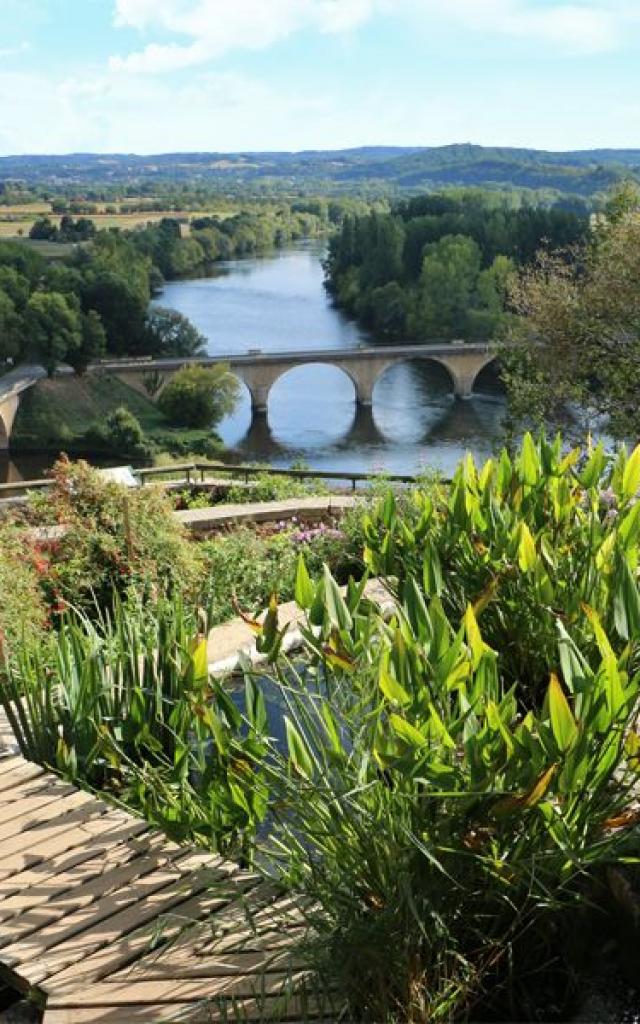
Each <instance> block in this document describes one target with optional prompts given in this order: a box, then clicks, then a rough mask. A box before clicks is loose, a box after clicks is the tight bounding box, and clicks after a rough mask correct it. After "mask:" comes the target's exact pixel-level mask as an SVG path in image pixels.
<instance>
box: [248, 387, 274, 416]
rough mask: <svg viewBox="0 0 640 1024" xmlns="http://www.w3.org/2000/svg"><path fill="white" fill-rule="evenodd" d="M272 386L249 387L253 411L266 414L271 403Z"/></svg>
mask: <svg viewBox="0 0 640 1024" xmlns="http://www.w3.org/2000/svg"><path fill="white" fill-rule="evenodd" d="M270 390H271V387H270V386H269V387H254V388H250V389H249V394H250V395H251V411H252V413H253V414H254V416H255V415H256V414H258V415H260V416H266V414H267V408H268V404H269V392H270Z"/></svg>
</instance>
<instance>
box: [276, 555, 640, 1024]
mask: <svg viewBox="0 0 640 1024" xmlns="http://www.w3.org/2000/svg"><path fill="white" fill-rule="evenodd" d="M298 598H299V600H300V602H301V604H302V605H303V607H305V608H306V612H307V627H306V629H305V645H306V656H307V664H308V668H307V670H306V672H305V673H304V674H301V673H298V672H297V671H296V668H295V665H292V664H283V663H282V661H280V662H279V664H278V665H274V667H273V675H274V679H275V680H277V682H278V685H279V687H280V690H281V693H282V696H283V700H284V702H285V705H286V716H285V727H286V736H287V749H286V750H285V751H284V752H283V751H282V750H281V749H279V748H278V747H276V746H274V745H270V750H269V755H268V757H267V758H266V759H265V760H264V762H263V765H264V771H265V778H266V783H267V785H268V787H269V790H270V794H271V804H270V806H271V811H272V816H273V828H272V831H271V834H270V836H269V839H268V841H267V842H266V843H264V844H263V846H262V848H261V857H262V858H263V863H264V865H265V866H266V869H267V870H268V872H269V873H270V874H271V875H272V876H273V877H274V878H276V879H278V880H280V881H283V880H284V881H285V883H286V884H287V885H288V886H289V887H290V889H291V890H292V891H293V892H296V893H299V894H300V895H301V896H303V897H304V899H305V900H306V901H307V905H308V906H309V907H310V908H311V909H309V910H308V912H307V924H308V936H307V945H306V950H307V953H308V955H309V957H310V962H311V963H312V964H314V965H315V967H316V969H317V970H318V973H319V976H320V977H321V978H322V979H323V981H324V983H325V985H326V987H327V988H328V989H334V990H336V991H337V992H339V993H340V994H341V995H342V997H343V1001H344V1005H343V1012H344V1013H345V1016H346V1017H347V1019H352V1020H358V1021H372V1020H375V1021H402V1022H405V1021H412V1022H414V1021H415V1022H417V1021H427V1020H433V1021H451V1020H462V1019H471V1020H476V1021H477V1020H481V1019H493V1020H507V1019H508V1020H535V1019H545V1020H549V1019H553V1012H554V1011H553V1009H552V1008H551V1004H552V1003H553V1002H555V1003H556V1019H566V1017H565V1016H563V1014H564V1013H566V1010H567V1005H568V1002H569V1000H570V995H571V991H570V990H571V983H570V982H571V966H572V954H575V953H576V952H577V951H576V945H577V944H576V941H575V940H576V935H577V936H578V938H579V939H580V938H584V937H586V936H588V935H589V928H594V927H598V928H602V925H603V922H604V921H605V919H606V913H607V910H608V909H609V908H610V905H611V895H610V893H609V891H608V889H607V875H606V871H607V869H608V868H611V867H612V866H619V865H629V864H630V863H634V862H636V861H637V859H638V854H639V853H640V832H639V828H638V823H639V821H640V813H639V812H638V779H639V770H640V760H639V756H638V755H639V752H640V737H639V736H638V734H637V732H636V717H637V712H638V700H639V695H640V672H638V670H637V668H636V669H633V668H632V666H631V655H630V648H629V647H627V648H626V649H625V650H624V651H623V653H622V654H621V655H620V656H617V655H616V654H615V653H614V651H613V648H612V646H611V643H610V641H609V638H608V637H607V635H606V632H605V630H604V628H603V626H602V623H601V622H600V620H599V617H598V615H597V613H596V612H595V611H594V610H593V609H590V608H586V607H585V609H584V610H583V612H582V615H583V617H584V622H585V631H586V632H589V633H590V634H591V637H592V639H593V643H594V645H595V647H596V649H597V651H598V655H597V657H596V658H585V657H584V656H583V654H582V652H581V651H580V649H579V648H578V647H577V646H576V644H575V643H574V641H573V640H571V638H570V637H569V636H568V634H567V632H566V630H565V628H564V626H563V624H562V623H561V622H560V621H558V622H557V623H556V652H557V658H558V659H559V661H560V662H561V664H562V668H563V671H562V678H560V677H559V676H558V675H556V674H555V673H554V672H553V670H551V671H550V672H549V674H548V679H547V685H546V688H545V694H544V698H543V700H542V701H541V702H540V704H539V705H538V706H537V707H536V708H535V710H534V709H529V710H526V711H525V710H524V709H523V708H522V706H521V705H520V703H519V701H518V698H517V688H516V687H515V686H514V685H512V684H511V682H510V681H507V680H506V679H505V677H504V674H503V672H502V668H501V656H500V654H499V653H498V652H496V651H495V650H493V649H492V648H491V647H490V645H489V644H488V643H487V642H486V639H485V638H484V637H483V635H482V633H481V630H480V627H479V625H478V621H477V618H476V615H475V614H474V611H473V608H472V606H471V605H468V606H467V609H466V611H465V614H464V616H463V621H462V623H460V624H459V623H455V624H454V625H452V624H450V622H449V621H448V619H447V617H446V615H445V613H444V611H443V606H442V602H441V600H440V598H439V597H438V596H437V595H436V596H433V597H431V599H430V600H428V601H425V599H424V596H423V593H422V590H421V587H420V586H419V585H418V582H417V581H416V580H415V579H413V578H412V577H409V576H408V577H406V578H405V580H404V587H403V597H402V599H401V601H400V602H399V604H398V607H397V611H396V613H395V615H394V616H393V618H392V619H391V620H390V621H384V620H383V619H382V618H381V616H380V615H379V614H378V612H377V611H376V610H375V609H373V608H372V607H371V605H370V604H369V603H368V602H367V601H366V600H365V599H364V597H363V593H362V590H361V589H360V588H356V587H352V588H350V590H349V592H348V593H347V595H346V596H345V597H343V596H342V595H341V594H340V592H339V591H338V589H337V587H336V586H335V583H334V582H333V581H332V580H331V578H330V577H329V576H326V577H325V578H324V579H323V580H322V581H320V583H319V584H318V585H317V586H315V587H314V585H313V584H311V582H310V580H308V578H306V577H305V574H304V571H302V572H301V573H300V577H299V587H298ZM553 660H554V662H555V658H554V659H553ZM310 675H311V677H312V678H314V677H315V680H316V681H315V683H314V684H313V685H310ZM578 944H579V943H578ZM541 1004H544V1006H542V1005H541ZM539 1013H542V1014H543V1015H542V1016H540V1017H538V1014H539Z"/></svg>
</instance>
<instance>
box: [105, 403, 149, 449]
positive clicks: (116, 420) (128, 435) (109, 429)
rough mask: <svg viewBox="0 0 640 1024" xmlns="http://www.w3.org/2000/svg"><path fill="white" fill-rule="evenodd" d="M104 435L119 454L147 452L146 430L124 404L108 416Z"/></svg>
mask: <svg viewBox="0 0 640 1024" xmlns="http://www.w3.org/2000/svg"><path fill="white" fill-rule="evenodd" d="M104 436H105V440H106V441H107V443H108V445H109V447H110V448H111V450H112V451H113V452H116V453H117V454H119V455H133V456H136V457H141V456H143V455H145V454H146V451H147V449H146V446H145V438H144V431H143V429H142V427H141V426H140V423H139V421H138V420H137V419H136V417H135V416H134V415H133V413H132V412H131V411H130V410H129V409H127V408H125V406H123V405H120V406H118V408H117V409H113V411H112V412H110V413H109V415H108V416H107V418H106V420H105V424H104Z"/></svg>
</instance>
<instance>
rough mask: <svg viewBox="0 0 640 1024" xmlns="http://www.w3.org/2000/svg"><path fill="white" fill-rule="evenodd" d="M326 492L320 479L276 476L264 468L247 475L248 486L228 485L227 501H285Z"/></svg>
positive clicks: (327, 491) (325, 487)
mask: <svg viewBox="0 0 640 1024" xmlns="http://www.w3.org/2000/svg"><path fill="white" fill-rule="evenodd" d="M328 493H329V490H328V488H327V486H326V484H324V483H323V482H322V480H318V479H313V478H310V479H305V480H303V479H298V478H296V477H289V476H278V475H274V474H273V473H269V471H268V470H265V472H264V473H258V475H257V476H253V477H249V486H248V487H246V486H232V487H230V488H229V493H228V496H227V501H229V502H238V503H242V502H246V501H286V499H287V498H308V497H310V496H312V495H315V494H328Z"/></svg>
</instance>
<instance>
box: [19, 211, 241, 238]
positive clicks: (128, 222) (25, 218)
mask: <svg viewBox="0 0 640 1024" xmlns="http://www.w3.org/2000/svg"><path fill="white" fill-rule="evenodd" d="M97 205H98V207H100V205H102V206H104V204H97ZM122 206H124V204H122ZM122 206H121V208H120V210H119V212H118V213H105V212H100V213H88V214H83V213H80V214H72V216H73V217H74V218H76V217H88V218H89V219H90V220H92V221H93V222H94V223H95V225H96V227H97V228H98V230H100V229H101V228H115V227H117V228H125V229H132V228H136V227H138V226H140V225H144V224H149V223H156V222H157V221H159V220H162V218H163V217H173V218H176V219H179V220H180V219H185V220H189V219H190V218H191V217H198V216H200V217H202V216H204V215H205V214H210V215H215V216H218V217H224V216H228V211H221V210H216V209H210V210H138V211H131V210H127V209H126V206H125V207H124V209H123V208H122ZM45 216H46V217H49V219H50V220H51V221H52V223H53V224H56V225H59V224H60V219H61V218H60V216H59V215H58V214H52V213H51V206H50V204H49V203H32V204H26V203H21V204H19V205H16V206H0V238H21V237H26V236H28V234H29V231H30V230H31V228H32V226H33V223H34V221H36V220H37V219H39V218H40V217H45ZM183 233H184V234H186V233H188V225H187V224H185V225H184V226H183Z"/></svg>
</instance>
